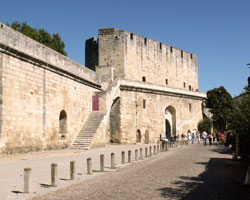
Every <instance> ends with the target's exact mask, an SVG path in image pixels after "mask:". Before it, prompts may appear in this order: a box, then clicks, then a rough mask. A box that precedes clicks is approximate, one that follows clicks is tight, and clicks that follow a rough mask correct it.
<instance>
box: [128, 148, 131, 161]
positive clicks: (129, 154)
mask: <svg viewBox="0 0 250 200" xmlns="http://www.w3.org/2000/svg"><path fill="white" fill-rule="evenodd" d="M128 163H131V151H130V150H129V151H128Z"/></svg>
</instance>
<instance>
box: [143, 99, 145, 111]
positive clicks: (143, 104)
mask: <svg viewBox="0 0 250 200" xmlns="http://www.w3.org/2000/svg"><path fill="white" fill-rule="evenodd" d="M143 109H146V100H145V99H143Z"/></svg>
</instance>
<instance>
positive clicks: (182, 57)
mask: <svg viewBox="0 0 250 200" xmlns="http://www.w3.org/2000/svg"><path fill="white" fill-rule="evenodd" d="M181 57H182V58H183V51H182V50H181Z"/></svg>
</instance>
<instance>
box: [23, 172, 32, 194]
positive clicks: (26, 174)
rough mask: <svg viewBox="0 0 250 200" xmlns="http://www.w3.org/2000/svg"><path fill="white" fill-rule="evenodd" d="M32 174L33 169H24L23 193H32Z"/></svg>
mask: <svg viewBox="0 0 250 200" xmlns="http://www.w3.org/2000/svg"><path fill="white" fill-rule="evenodd" d="M30 174H31V168H24V172H23V183H24V184H23V193H29V192H30Z"/></svg>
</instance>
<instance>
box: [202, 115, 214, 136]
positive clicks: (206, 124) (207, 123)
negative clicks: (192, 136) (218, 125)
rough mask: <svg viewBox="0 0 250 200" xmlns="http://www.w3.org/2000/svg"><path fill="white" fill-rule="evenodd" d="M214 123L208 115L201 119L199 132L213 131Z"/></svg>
mask: <svg viewBox="0 0 250 200" xmlns="http://www.w3.org/2000/svg"><path fill="white" fill-rule="evenodd" d="M212 124H213V123H212V120H211V119H209V118H207V117H205V118H204V119H203V120H200V121H199V123H198V130H199V132H200V133H202V132H203V131H206V132H207V133H211V128H212Z"/></svg>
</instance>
